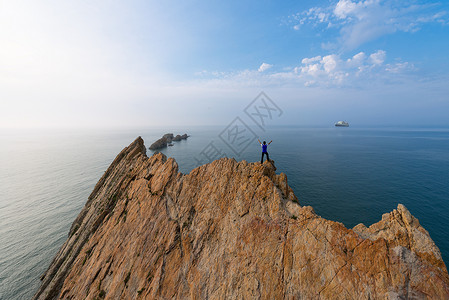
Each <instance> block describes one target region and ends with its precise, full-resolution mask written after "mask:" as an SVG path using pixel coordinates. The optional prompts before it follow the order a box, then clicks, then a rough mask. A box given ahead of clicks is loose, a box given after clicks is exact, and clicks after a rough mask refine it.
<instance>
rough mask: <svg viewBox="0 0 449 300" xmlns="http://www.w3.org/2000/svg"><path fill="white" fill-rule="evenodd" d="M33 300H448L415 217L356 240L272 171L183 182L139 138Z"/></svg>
mask: <svg viewBox="0 0 449 300" xmlns="http://www.w3.org/2000/svg"><path fill="white" fill-rule="evenodd" d="M42 280H43V281H42V286H41V288H40V289H39V290H38V292H37V293H36V295H35V299H55V298H61V299H102V298H105V299H138V298H145V299H173V298H176V299H208V298H210V299H258V298H261V299H407V298H411V299H426V298H427V299H448V298H449V276H448V273H447V270H446V266H445V264H444V262H443V260H442V258H441V255H440V252H439V250H438V248H437V247H436V246H435V244H434V243H433V241H432V240H431V238H430V237H429V234H428V233H427V231H426V230H424V228H422V227H421V226H420V225H419V222H418V220H417V219H416V218H414V217H413V216H412V215H411V214H410V213H409V212H408V211H407V209H406V208H405V207H404V206H402V205H399V206H398V208H397V210H394V211H393V212H391V213H389V214H385V215H384V216H383V217H382V220H381V221H380V222H378V223H376V224H374V225H372V226H370V227H369V228H366V227H365V226H364V225H362V224H360V225H357V226H356V227H355V228H354V229H352V230H351V229H347V228H345V227H344V226H343V225H342V224H341V223H337V222H333V221H329V220H325V219H323V218H321V217H319V216H318V215H316V214H315V213H314V211H313V209H312V208H311V207H307V206H300V205H299V204H298V200H297V198H296V197H295V195H294V194H293V191H292V190H291V188H290V187H289V186H288V184H287V177H286V176H285V175H284V174H280V175H276V174H275V169H274V167H273V166H272V165H271V164H270V163H268V162H265V163H264V164H263V165H261V164H260V163H247V162H245V161H242V162H236V161H235V160H233V159H227V158H224V159H220V160H217V161H214V162H212V163H210V164H207V165H204V166H201V167H198V168H196V169H194V170H193V171H191V172H190V174H187V175H183V174H180V173H178V166H177V164H176V162H175V161H174V160H173V159H171V158H170V159H167V158H166V157H165V156H164V155H163V154H155V155H153V156H152V157H150V158H148V157H147V156H146V154H145V147H144V144H143V140H142V139H141V138H138V139H137V140H136V141H134V142H133V143H132V144H131V145H130V146H128V147H127V148H125V149H124V150H123V151H122V152H121V153H120V154H119V155H118V156H117V158H116V159H115V160H114V162H113V163H112V164H111V166H110V167H109V169H108V170H107V171H106V173H105V174H104V175H103V177H102V178H101V179H100V181H99V182H98V183H97V185H96V186H95V188H94V191H93V192H92V194H91V195H90V197H89V199H88V201H87V203H86V206H85V207H84V209H83V210H82V211H81V213H80V214H79V216H78V217H77V219H76V220H75V222H74V223H73V226H72V228H71V230H70V233H69V238H68V240H67V241H66V242H65V243H64V245H63V246H62V247H61V249H60V251H59V253H58V254H57V255H56V257H55V258H54V260H53V262H52V264H51V265H50V267H49V269H48V270H47V272H46V273H45V274H44V275H43V277H42Z"/></svg>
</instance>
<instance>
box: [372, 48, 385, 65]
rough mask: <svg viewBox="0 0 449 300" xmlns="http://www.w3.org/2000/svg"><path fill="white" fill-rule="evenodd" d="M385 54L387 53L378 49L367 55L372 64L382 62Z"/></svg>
mask: <svg viewBox="0 0 449 300" xmlns="http://www.w3.org/2000/svg"><path fill="white" fill-rule="evenodd" d="M386 56H387V53H386V52H385V51H383V50H378V51H377V52H375V53H373V54H371V55H370V56H369V59H370V61H371V62H372V63H373V64H374V65H381V64H383V63H384V61H385V57H386Z"/></svg>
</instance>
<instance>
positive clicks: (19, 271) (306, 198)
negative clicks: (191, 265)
mask: <svg viewBox="0 0 449 300" xmlns="http://www.w3.org/2000/svg"><path fill="white" fill-rule="evenodd" d="M169 132H170V133H174V134H175V135H176V134H184V133H187V134H188V135H190V137H189V138H188V139H187V140H183V141H180V142H174V143H173V146H171V147H167V148H165V149H163V150H161V152H163V153H164V154H166V155H167V156H168V157H174V158H175V159H176V161H177V162H178V165H179V170H180V172H182V173H188V172H190V171H191V170H192V169H193V168H195V167H197V166H198V165H200V164H203V163H207V162H208V161H210V160H212V159H214V158H217V157H221V156H227V157H233V158H235V159H236V160H238V161H240V160H247V161H249V162H256V161H260V156H261V149H260V145H259V144H258V142H257V139H258V138H259V139H260V140H266V141H267V142H269V141H271V140H272V141H273V142H272V143H271V144H270V145H269V147H268V152H269V154H270V159H272V160H274V161H275V165H276V168H277V173H281V172H283V173H285V174H286V175H287V177H288V183H289V185H290V186H291V187H292V189H293V190H294V192H295V194H296V195H297V197H298V198H299V201H300V203H301V205H310V206H312V207H313V208H314V210H315V212H316V213H317V214H319V215H321V216H322V217H324V218H326V219H330V220H334V221H337V222H341V223H343V224H344V225H345V226H346V227H348V228H352V227H354V226H355V225H357V224H359V223H364V224H365V225H367V226H369V225H371V224H373V223H375V222H377V221H379V220H380V219H381V218H382V214H384V213H388V212H390V211H392V210H393V209H395V208H396V207H397V205H398V203H402V204H404V205H405V206H406V207H407V208H408V209H409V210H410V212H411V213H412V214H413V215H414V216H415V217H416V218H418V219H419V222H420V223H421V224H422V225H423V227H424V228H425V229H426V230H427V231H428V232H429V233H430V236H431V237H432V239H433V240H434V241H435V243H436V245H437V246H438V247H439V249H440V250H441V253H442V255H443V259H444V260H445V262H446V263H448V262H449V230H448V229H449V227H448V224H449V128H407V127H403V128H368V127H366V128H358V127H357V126H352V125H351V127H347V128H336V127H333V126H328V127H320V128H308V127H296V126H271V127H269V128H268V127H267V128H262V129H261V128H247V131H246V132H245V133H243V135H242V133H239V132H235V131H234V132H233V131H232V130H230V128H229V126H228V127H226V126H210V127H179V128H175V127H171V128H167V127H166V128H163V127H151V128H139V129H126V130H125V129H121V130H112V129H109V130H104V129H102V130H62V129H61V130H1V131H0V299H2V300H3V299H5V300H6V299H30V298H31V297H32V296H33V294H34V293H35V292H36V290H37V289H38V287H39V285H40V279H39V277H40V276H41V275H42V274H43V273H44V272H45V270H46V269H47V267H48V266H49V264H50V263H51V261H52V259H53V257H54V256H55V254H56V252H57V251H58V249H59V248H60V247H61V245H62V244H63V243H64V241H65V240H66V238H67V234H68V231H69V228H70V225H71V224H72V222H73V221H74V219H75V217H76V216H77V215H78V213H79V212H80V210H81V209H82V208H83V206H84V204H85V203H86V201H87V197H88V196H89V194H90V193H91V191H92V190H93V188H94V186H95V184H96V182H97V181H98V180H99V179H100V177H101V176H102V174H103V173H104V172H105V171H106V169H107V167H108V166H109V165H110V163H111V162H112V161H113V160H114V158H115V156H116V155H117V154H118V153H119V152H120V151H121V150H122V149H123V148H124V147H126V146H128V145H129V144H130V143H131V142H132V141H133V140H134V139H135V138H136V137H138V136H142V138H143V139H144V141H145V145H146V147H149V146H150V145H151V143H152V142H154V141H155V140H157V139H158V138H159V137H161V136H162V135H163V134H165V133H169ZM239 134H240V136H239ZM242 136H243V137H242ZM152 154H153V152H152V151H150V150H147V155H149V156H150V155H152Z"/></svg>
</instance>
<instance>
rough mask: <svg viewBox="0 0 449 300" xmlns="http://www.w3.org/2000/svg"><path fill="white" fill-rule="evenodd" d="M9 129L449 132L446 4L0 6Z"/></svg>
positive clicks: (0, 114) (3, 107) (4, 113)
mask: <svg viewBox="0 0 449 300" xmlns="http://www.w3.org/2000/svg"><path fill="white" fill-rule="evenodd" d="M0 43H1V44H0V45H1V47H0V127H6V128H12V127H132V126H152V125H162V126H164V125H167V126H173V125H212V124H226V123H228V122H229V121H230V120H232V119H233V117H235V116H237V115H238V114H240V113H241V112H242V110H243V109H244V107H246V105H247V104H248V103H249V102H251V100H252V99H253V98H254V97H255V96H257V95H258V93H259V92H260V91H265V92H266V93H267V94H268V95H269V96H270V97H271V98H272V99H273V100H274V101H276V103H278V105H279V106H280V107H281V108H282V109H283V110H284V111H285V114H284V115H283V117H282V118H281V119H280V120H278V122H279V124H295V125H301V126H326V125H327V124H333V123H334V122H335V121H337V120H340V119H345V120H347V121H349V122H350V123H351V124H356V125H360V126H371V125H376V124H379V123H380V124H385V125H392V126H407V125H422V126H432V125H433V126H449V121H448V120H449V118H447V115H448V112H449V96H448V95H449V84H448V82H449V81H448V79H449V71H448V70H449V59H448V54H447V53H449V3H447V2H437V1H402V2H398V1H382V0H366V1H350V0H339V1H127V2H124V1H122V2H119V1H114V2H113V1H98V2H96V3H95V4H92V3H90V2H89V1H76V2H73V1H72V2H70V1H39V2H37V1H2V2H0Z"/></svg>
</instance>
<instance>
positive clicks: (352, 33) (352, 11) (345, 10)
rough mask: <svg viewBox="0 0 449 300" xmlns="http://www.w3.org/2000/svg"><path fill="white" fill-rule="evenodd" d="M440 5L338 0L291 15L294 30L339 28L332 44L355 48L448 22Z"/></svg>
mask: <svg viewBox="0 0 449 300" xmlns="http://www.w3.org/2000/svg"><path fill="white" fill-rule="evenodd" d="M436 9H437V6H435V5H429V4H416V2H411V1H406V2H398V1H393V0H360V1H353V0H339V1H338V2H333V3H331V5H329V6H325V7H312V8H310V9H308V10H306V11H303V12H300V13H297V14H294V15H292V16H290V17H289V22H290V23H291V24H292V27H293V28H294V29H295V30H300V29H301V27H302V26H305V25H309V26H313V27H321V29H322V30H323V31H326V30H328V29H337V30H338V32H339V34H338V35H337V36H336V38H335V41H334V42H331V41H328V42H327V43H324V45H333V46H338V47H341V48H343V49H344V50H352V49H355V48H357V47H359V46H360V45H362V44H364V43H366V42H369V41H372V40H375V39H377V38H379V37H381V36H384V35H388V34H392V33H395V32H398V31H402V32H416V31H418V30H420V29H421V27H422V26H423V24H426V23H441V24H448V23H449V22H448V20H449V17H448V14H447V13H446V12H445V11H435V10H436Z"/></svg>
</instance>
